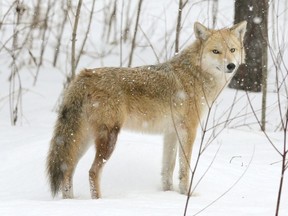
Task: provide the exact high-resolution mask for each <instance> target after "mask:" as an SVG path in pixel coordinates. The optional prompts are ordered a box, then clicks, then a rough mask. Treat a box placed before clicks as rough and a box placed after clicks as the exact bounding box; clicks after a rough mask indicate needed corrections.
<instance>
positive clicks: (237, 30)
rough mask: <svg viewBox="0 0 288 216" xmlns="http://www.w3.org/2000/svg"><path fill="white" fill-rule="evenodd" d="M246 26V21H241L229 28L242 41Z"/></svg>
mask: <svg viewBox="0 0 288 216" xmlns="http://www.w3.org/2000/svg"><path fill="white" fill-rule="evenodd" d="M246 26H247V22H246V21H242V22H240V23H238V24H236V25H234V26H232V28H230V31H231V32H232V33H234V34H235V35H236V36H237V37H238V38H239V39H240V40H241V41H243V39H244V35H245V32H246Z"/></svg>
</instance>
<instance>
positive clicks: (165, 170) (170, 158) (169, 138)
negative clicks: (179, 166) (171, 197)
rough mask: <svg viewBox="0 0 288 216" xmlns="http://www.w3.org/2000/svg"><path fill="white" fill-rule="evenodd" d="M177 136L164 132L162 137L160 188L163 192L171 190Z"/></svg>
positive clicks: (173, 133)
mask: <svg viewBox="0 0 288 216" xmlns="http://www.w3.org/2000/svg"><path fill="white" fill-rule="evenodd" d="M176 143H177V135H176V133H175V132H166V133H165V135H164V147H163V160H162V173H161V174H162V188H163V190H164V191H167V190H173V171H174V168H175V161H176V154H177V144H176Z"/></svg>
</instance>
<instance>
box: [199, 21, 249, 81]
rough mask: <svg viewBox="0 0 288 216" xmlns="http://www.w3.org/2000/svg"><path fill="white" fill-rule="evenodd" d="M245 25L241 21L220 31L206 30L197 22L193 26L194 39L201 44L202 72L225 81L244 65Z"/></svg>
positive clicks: (244, 22)
mask: <svg viewBox="0 0 288 216" xmlns="http://www.w3.org/2000/svg"><path fill="white" fill-rule="evenodd" d="M246 24H247V22H246V21H243V22H241V23H238V24H236V25H234V26H233V27H232V28H224V29H220V30H212V29H208V28H206V27H205V26H203V25H202V24H200V23H198V22H196V23H195V24H194V31H195V35H196V38H197V39H198V40H199V41H200V44H201V45H200V46H201V53H200V55H201V56H200V62H199V65H200V67H201V69H202V71H204V72H208V73H210V74H211V75H213V76H215V77H221V78H223V77H225V78H226V80H227V79H229V78H231V77H232V76H233V74H234V72H235V71H236V70H237V68H238V67H239V65H240V64H242V63H244V57H245V51H244V47H243V38H244V34H245V31H246Z"/></svg>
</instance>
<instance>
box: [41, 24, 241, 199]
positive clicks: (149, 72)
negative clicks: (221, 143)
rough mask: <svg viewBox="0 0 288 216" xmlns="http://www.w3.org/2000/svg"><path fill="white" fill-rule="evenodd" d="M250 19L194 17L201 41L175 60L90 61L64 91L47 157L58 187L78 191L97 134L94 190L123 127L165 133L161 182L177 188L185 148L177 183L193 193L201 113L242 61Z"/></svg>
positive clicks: (65, 191)
mask: <svg viewBox="0 0 288 216" xmlns="http://www.w3.org/2000/svg"><path fill="white" fill-rule="evenodd" d="M245 30H246V22H242V23H239V24H237V25H234V26H233V27H232V28H229V29H221V30H211V29H208V28H206V27H205V26H203V25H201V24H200V23H195V25H194V31H195V35H196V41H195V42H194V43H193V44H192V45H191V46H189V47H187V48H186V49H185V50H184V51H183V52H181V53H180V54H179V55H176V56H175V57H174V58H172V59H171V60H170V61H168V62H165V63H163V64H158V65H148V66H142V67H136V68H98V69H85V70H83V71H81V72H80V73H79V75H77V77H76V78H75V79H74V80H73V81H72V82H71V84H70V85H69V87H68V88H67V90H66V91H65V93H64V99H63V103H62V105H61V107H60V110H59V114H58V119H57V122H56V125H55V129H54V134H53V137H52V140H51V144H50V150H49V153H48V157H47V172H48V176H49V180H50V186H51V191H52V195H53V196H55V195H56V194H57V193H58V191H59V190H62V196H63V198H72V197H73V187H72V185H73V184H72V178H73V173H74V170H75V168H76V165H77V163H78V161H79V160H80V158H81V156H82V155H83V154H84V153H85V151H86V150H87V148H88V147H89V144H91V143H93V142H89V139H90V138H91V137H92V138H93V140H94V145H95V147H96V154H95V159H94V162H93V164H92V166H91V169H90V171H89V182H90V192H91V196H92V198H99V197H101V192H100V180H101V172H102V169H103V166H104V164H105V163H106V162H107V160H108V159H109V158H110V156H111V154H112V152H113V150H114V148H115V145H116V140H117V136H118V134H119V132H120V130H121V129H122V128H128V129H132V130H137V131H144V132H148V133H163V134H164V147H163V167H162V186H163V190H172V189H173V181H172V180H173V171H174V166H175V160H176V155H177V149H178V148H177V147H178V146H179V143H181V148H179V165H180V169H179V181H180V182H179V191H180V193H182V194H187V192H188V187H189V166H190V160H191V152H192V146H193V142H194V139H195V137H196V132H197V127H198V124H199V121H200V120H201V116H203V114H205V110H206V109H207V107H209V106H211V104H212V103H213V102H214V100H215V99H216V98H217V97H218V95H219V94H220V92H221V91H222V89H223V88H224V87H225V86H226V85H227V83H228V81H229V80H230V78H231V77H232V76H233V74H234V73H235V71H236V70H237V68H238V66H239V65H240V64H241V63H243V59H244V49H243V37H244V33H245Z"/></svg>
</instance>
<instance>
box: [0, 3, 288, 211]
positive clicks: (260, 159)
mask: <svg viewBox="0 0 288 216" xmlns="http://www.w3.org/2000/svg"><path fill="white" fill-rule="evenodd" d="M144 2H145V1H144ZM150 2H151V4H144V9H145V11H146V12H147V11H148V12H147V13H148V15H147V16H144V17H143V21H142V27H143V29H144V30H145V28H146V29H148V27H149V25H151V23H153V22H155V20H160V23H162V25H160V26H159V27H158V28H155V27H154V28H153V29H154V30H155V32H154V33H155V35H158V38H157V37H156V39H155V38H154V37H153V36H154V35H153V32H150V33H148V34H149V35H151V41H152V42H153V44H156V43H157V42H159V41H158V40H159V38H161V37H164V36H163V35H164V34H165V31H166V30H165V27H164V26H165V25H168V27H169V24H170V23H169V20H173V18H175V15H177V10H175V11H176V12H175V11H174V12H173V14H172V15H171V14H169V13H172V12H171V11H173V7H175V6H176V8H177V2H176V1H175V2H172V1H170V3H171V2H172V3H173V4H174V6H171V5H170V6H169V7H168V6H167V8H165V10H164V7H162V6H161V3H158V4H157V3H155V2H156V1H153V2H154V3H152V1H150ZM223 2H226V1H220V3H221V4H220V9H222V10H220V12H219V20H218V24H219V26H220V27H222V26H229V25H231V23H232V18H231V17H232V13H231V10H232V9H231V4H228V3H223ZM170 3H169V4H170ZM172 3H171V4H172ZM134 4H136V3H134ZM195 7H197V6H195ZM171 8H172V9H171ZM229 8H230V9H229ZM193 9H194V8H193ZM159 11H162V12H163V11H164V12H165V16H167V17H166V18H165V19H167V20H168V23H165V22H167V20H166V21H165V22H164V21H163V19H164V18H163V16H164V15H163V14H162V15H163V16H162V17H161V15H159ZM164 12H163V13H164ZM226 12H227V13H226ZM157 13H158V16H154V15H155V14H157ZM191 13H192V12H190V14H191ZM170 15H171V16H170ZM193 16H194V19H193V20H190V21H187V22H185V26H186V27H185V28H184V27H183V39H182V40H183V41H186V40H188V38H189V37H190V36H191V33H192V29H193V28H192V24H193V22H194V21H195V20H199V21H203V22H204V23H205V22H206V24H208V23H207V20H206V19H205V18H204V17H205V16H206V14H202V15H201V16H200V15H199V11H197V15H195V14H194V15H193ZM227 17H228V18H227ZM145 18H146V19H145ZM230 18H231V19H230ZM186 19H188V18H186ZM145 20H146V21H145ZM227 20H229V22H228V21H227ZM174 21H175V20H174ZM189 25H191V27H190V28H191V29H189V28H188V26H189ZM67 31H68V30H67ZM94 33H95V32H94ZM67 34H68V33H67ZM91 34H92V33H91ZM99 37H100V36H99ZM192 39H193V37H192V38H190V39H189V41H191V40H192ZM67 43H69V42H67ZM90 43H91V41H90ZM96 43H97V44H98V45H99V46H98V47H100V46H101V45H102V46H104V45H103V44H101V43H100V42H99V41H97V42H96ZM188 43H189V42H188ZM100 44H101V45H100ZM162 45H163V43H160V42H159V46H158V47H157V46H156V49H157V48H158V51H159V52H160V50H161V49H162ZM127 47H128V46H127ZM89 48H90V49H92V48H91V47H89ZM126 51H127V50H126ZM127 53H128V51H127ZM140 54H141V55H140ZM135 56H136V57H135V62H134V64H135V65H136V64H138V65H140V64H144V63H149V64H151V63H154V62H155V58H153V55H151V50H150V53H149V52H148V51H145V50H144V51H143V50H142V53H141V49H139V50H138V52H137V51H136V55H135ZM0 57H1V56H0ZM2 57H6V58H7V56H5V55H2ZM163 58H164V57H163ZM7 59H8V58H7ZM115 59H117V61H116V60H115ZM152 59H153V60H152ZM60 60H61V64H62V63H63V65H67V62H66V59H65V58H64V57H63V56H62V58H60ZM2 64H3V65H2ZM117 64H118V65H119V57H118V56H117V55H116V56H112V57H111V58H105V59H101V60H99V59H98V60H97V61H95V62H93V61H92V60H91V59H88V60H87V59H85V58H83V61H80V66H79V68H81V67H85V65H89V66H91V67H98V66H100V65H105V66H110V65H117ZM64 67H65V66H63V68H64ZM63 68H61V66H58V67H57V68H52V67H51V66H49V64H45V65H44V66H43V68H42V70H41V71H40V73H39V78H38V81H37V84H36V86H33V85H32V83H33V79H34V77H33V76H32V75H31V73H34V72H31V71H33V70H35V68H29V67H27V68H24V69H22V70H21V72H22V73H21V83H22V87H23V88H24V94H23V98H22V106H21V107H22V110H21V113H22V117H21V118H19V123H18V125H17V126H10V113H9V112H10V111H9V98H8V94H9V91H8V90H9V82H8V77H9V74H8V73H7V71H10V69H9V68H8V64H7V63H5V62H4V61H3V63H2V60H1V69H0V159H1V163H0V216H2V215H3V216H25V215H27V216H38V215H49V216H50V215H53V216H65V215H67V216H68V215H69V216H74V215H75V216H79V215H83V216H90V215H91V216H92V215H93V216H95V215H97V216H98V215H99V216H105V215H107V216H111V215H119V216H124V215H125V216H132V215H133V216H134V215H137V216H144V215H145V216H146V215H147V216H148V215H149V216H151V215H152V216H154V215H155V216H157V215H159V216H160V215H161V216H170V215H171V216H175V215H177V216H178V215H183V213H184V208H185V203H186V199H187V197H186V196H184V195H181V194H179V193H178V192H177V188H178V179H177V169H178V168H176V170H175V175H174V177H175V181H174V186H175V192H174V191H173V192H163V191H161V184H160V169H161V160H162V137H161V136H160V135H147V134H137V133H132V132H129V131H123V132H121V134H120V136H119V139H118V143H117V147H116V150H115V152H114V154H113V156H112V158H111V159H110V160H109V162H108V163H107V165H106V167H105V169H104V172H103V179H102V195H103V198H102V199H99V200H91V199H90V192H89V183H88V170H89V168H90V166H91V164H92V161H93V157H94V149H93V148H91V149H89V151H88V152H87V154H86V155H85V156H84V157H83V158H82V160H81V161H80V162H79V164H78V167H77V169H76V173H75V178H74V194H75V199H73V200H62V199H61V197H60V196H58V197H56V198H55V199H53V198H52V197H51V195H50V191H49V187H48V184H47V178H46V174H45V160H46V155H47V151H48V148H49V141H50V139H51V134H52V130H53V125H54V122H55V119H56V113H55V111H54V110H55V107H57V101H58V97H59V95H60V92H61V91H62V88H63V82H64V81H65V75H63V74H64V72H63V71H65V70H63ZM234 96H235V91H234V90H231V89H226V90H225V91H224V92H223V94H222V95H221V97H220V98H219V100H218V103H217V106H215V109H214V110H213V112H212V115H211V123H210V125H213V122H214V124H215V121H216V122H217V121H218V120H219V119H220V120H219V122H222V121H225V120H226V117H227V115H228V114H229V112H227V111H226V110H229V107H230V106H231V105H232V102H233V99H234ZM250 97H251V100H252V102H253V105H254V106H255V109H256V110H258V109H259V108H260V104H261V94H250ZM237 98H238V99H239V101H238V100H237V103H236V104H235V106H234V108H233V111H232V112H231V115H230V118H231V119H232V118H234V117H236V116H238V118H236V119H234V120H233V121H232V122H231V123H230V124H229V125H227V126H229V127H226V128H225V129H223V131H222V132H221V133H219V135H218V136H217V137H216V138H215V139H214V140H213V142H212V143H211V144H210V145H209V147H208V148H207V149H206V150H205V151H204V153H203V154H202V155H201V157H200V162H199V165H198V167H197V170H196V176H195V179H194V182H193V189H194V193H193V196H192V197H191V198H190V201H189V206H188V214H187V215H207V216H211V215H213V216H231V215H233V216H254V215H255V216H260V215H261V216H271V215H275V209H276V200H277V193H278V186H279V181H280V165H281V163H280V162H279V161H280V160H281V158H280V156H279V155H278V154H277V152H276V151H275V150H274V149H273V147H272V146H271V144H270V143H269V142H268V140H267V139H266V137H265V136H264V135H263V133H261V132H260V130H259V127H258V126H257V124H255V122H256V120H255V118H254V116H253V114H251V110H250V108H249V105H248V102H247V97H246V95H245V94H244V93H241V92H238V95H237ZM275 101H277V95H276V93H273V92H269V94H268V106H269V107H270V108H269V109H268V113H269V116H268V128H269V129H270V130H269V132H268V135H269V137H270V139H271V141H272V142H273V143H274V144H275V146H276V147H277V148H278V149H279V150H280V151H281V150H282V147H283V141H284V139H283V132H281V131H278V132H273V131H274V130H272V129H271V128H275V125H277V124H278V123H279V115H278V113H277V106H276V105H275ZM240 110H241V112H240ZM214 113H215V114H214ZM244 113H246V114H247V116H246V117H241V118H240V116H241V115H242V114H244ZM213 119H214V120H215V121H213ZM222 128H223V124H220V125H219V126H218V127H217V129H216V131H215V133H217V131H220V130H222ZM201 134H202V132H201V130H200V129H199V133H198V136H197V139H196V141H195V147H194V151H193V159H192V160H193V161H192V164H191V166H192V168H193V167H194V165H195V161H196V158H197V154H198V150H199V145H200V140H201ZM211 134H213V133H211V132H209V133H207V137H209V136H210V135H211ZM204 142H205V143H206V142H207V140H206V139H205V141H204ZM285 177H286V178H287V174H286V176H285ZM198 182H199V184H198ZM286 182H287V181H286ZM196 185H197V187H196V188H195V186H196ZM286 185H287V183H285V184H284V189H283V194H282V202H281V203H282V205H281V210H280V215H281V216H285V215H288V205H287V203H288V188H287V186H286Z"/></svg>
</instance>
